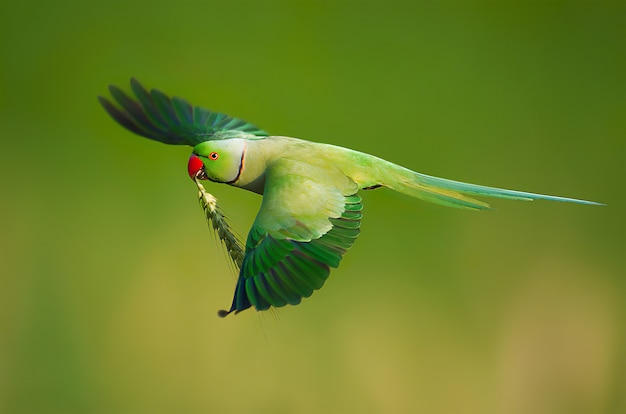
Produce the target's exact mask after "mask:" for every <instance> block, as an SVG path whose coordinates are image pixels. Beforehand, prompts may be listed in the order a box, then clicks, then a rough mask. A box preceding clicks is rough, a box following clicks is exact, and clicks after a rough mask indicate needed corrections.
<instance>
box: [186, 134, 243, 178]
mask: <svg viewBox="0 0 626 414" xmlns="http://www.w3.org/2000/svg"><path fill="white" fill-rule="evenodd" d="M245 151H246V140H245V139H241V138H232V139H224V140H213V141H205V142H201V143H200V144H198V145H196V146H195V147H194V149H193V152H192V154H191V157H189V163H188V164H187V171H188V172H189V177H190V178H191V179H192V180H195V179H200V180H211V181H215V182H218V183H227V184H230V183H234V182H235V181H237V179H238V178H239V176H240V175H241V171H242V170H243V162H244V154H245Z"/></svg>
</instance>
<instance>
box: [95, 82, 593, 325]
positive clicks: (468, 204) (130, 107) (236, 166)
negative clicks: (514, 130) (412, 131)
mask: <svg viewBox="0 0 626 414" xmlns="http://www.w3.org/2000/svg"><path fill="white" fill-rule="evenodd" d="M109 90H110V93H111V96H112V97H113V99H114V101H116V102H117V104H118V106H116V105H114V104H113V103H111V102H110V101H109V100H107V99H106V98H103V97H99V100H100V103H101V104H102V106H103V107H104V109H105V110H106V111H107V112H108V113H109V114H110V115H111V116H112V117H113V118H114V119H115V120H116V121H117V122H118V123H119V124H121V125H122V126H123V127H125V128H126V129H128V130H130V131H132V132H134V133H136V134H138V135H141V136H144V137H146V138H150V139H152V140H155V141H160V142H163V143H166V144H174V145H190V146H192V147H193V151H192V154H191V157H190V158H189V162H188V172H189V176H190V177H191V178H192V179H194V180H210V181H214V182H218V183H225V184H229V185H232V186H235V187H240V188H244V189H246V190H249V191H252V192H255V193H257V194H261V195H262V196H263V200H262V203H261V208H260V210H259V212H258V215H257V217H256V219H255V221H254V224H253V225H252V228H251V229H250V232H249V233H248V237H247V240H246V243H245V253H244V257H243V261H242V263H240V270H239V278H238V280H237V284H236V287H235V294H234V298H233V302H232V305H231V307H230V309H229V310H228V311H220V316H225V315H227V314H229V313H231V312H235V313H237V312H240V311H242V310H244V309H247V308H250V307H252V306H254V308H256V309H257V310H259V311H260V310H266V309H269V308H270V307H281V306H285V305H287V304H290V305H297V304H298V303H300V301H301V300H302V298H305V297H308V296H310V295H311V294H312V293H313V291H314V290H317V289H320V288H321V287H322V285H323V284H324V282H325V281H326V279H327V278H328V275H329V273H330V269H331V268H336V267H338V266H339V262H340V261H341V258H342V256H343V254H344V253H345V252H346V251H347V250H348V249H349V248H350V247H351V246H352V244H353V243H354V241H355V239H356V237H357V236H358V235H359V227H360V221H361V217H362V203H361V197H359V195H358V193H359V190H366V189H374V188H379V187H387V188H390V189H393V190H396V191H399V192H401V193H404V194H407V195H410V196H413V197H417V198H420V199H422V200H426V201H430V202H434V203H438V204H442V205H445V206H451V207H459V208H465V209H474V210H483V209H488V208H489V205H488V204H487V203H485V202H484V201H479V200H477V199H475V198H474V196H485V197H494V198H505V199H512V200H526V201H529V200H552V201H564V202H571V203H578V204H598V203H595V202H591V201H584V200H577V199H572V198H565V197H556V196H549V195H542V194H534V193H527V192H522V191H513V190H504V189H500V188H493V187H486V186H481V185H475V184H467V183H462V182H458V181H452V180H447V179H443V178H437V177H432V176H428V175H424V174H420V173H418V172H414V171H412V170H409V169H407V168H404V167H401V166H399V165H397V164H394V163H391V162H389V161H385V160H383V159H381V158H377V157H375V156H372V155H369V154H365V153H362V152H358V151H354V150H350V149H347V148H342V147H338V146H334V145H328V144H320V143H315V142H310V141H305V140H301V139H297V138H289V137H283V136H270V135H269V134H268V133H266V132H265V131H263V130H261V129H259V128H257V127H255V126H254V125H252V124H249V123H247V122H245V121H243V120H240V119H237V118H233V117H230V116H228V115H225V114H221V113H218V112H213V111H209V110H207V109H204V108H201V107H197V106H192V105H190V104H189V103H187V102H186V101H185V100H183V99H180V98H177V97H173V98H169V97H168V96H166V95H165V94H163V93H162V92H159V91H157V90H154V89H153V90H150V91H148V90H146V89H144V88H143V87H142V86H141V85H140V84H139V82H137V81H136V80H134V79H132V80H131V90H132V92H133V94H134V95H135V97H134V98H131V97H129V96H128V95H127V94H125V93H124V92H122V90H121V89H119V88H117V87H115V86H110V87H109Z"/></svg>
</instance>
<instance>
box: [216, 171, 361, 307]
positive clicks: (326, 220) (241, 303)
mask: <svg viewBox="0 0 626 414" xmlns="http://www.w3.org/2000/svg"><path fill="white" fill-rule="evenodd" d="M277 164H280V165H274V166H272V167H271V168H270V169H268V172H267V177H266V184H265V192H264V195H263V202H262V204H261V209H260V210H259V213H258V215H257V217H256V220H255V222H254V224H253V226H252V229H251V230H250V233H249V234H248V239H247V242H246V252H245V257H244V260H243V263H242V266H241V270H240V273H239V279H238V280H237V286H236V288H235V296H234V298H233V303H232V306H231V308H230V310H229V311H228V312H227V311H220V313H219V315H220V316H226V315H228V314H229V313H231V312H233V311H234V312H239V311H242V310H244V309H247V308H249V307H251V306H254V307H255V308H256V309H257V310H265V309H268V308H269V307H270V306H274V307H280V306H284V305H286V304H291V305H296V304H298V303H300V301H301V299H302V298H303V297H308V296H310V295H311V294H312V293H313V291H314V290H317V289H319V288H321V287H322V285H323V284H324V282H325V281H326V279H327V278H328V275H329V273H330V268H331V267H337V266H339V262H340V261H341V257H342V255H343V254H344V253H345V252H346V251H347V250H348V249H349V248H350V246H352V244H353V243H354V241H355V239H356V237H357V236H358V234H359V227H360V224H361V210H362V208H363V206H362V205H361V198H360V197H359V196H357V195H351V196H344V195H343V194H342V192H341V191H340V190H339V189H338V188H337V187H333V186H331V185H329V184H328V183H326V182H323V181H322V182H320V181H319V180H318V179H317V178H318V177H320V176H322V175H323V174H324V172H323V171H320V170H318V171H313V170H315V169H316V168H315V167H311V166H308V165H296V164H299V163H298V162H296V161H292V160H280V161H278V162H277ZM300 167H301V168H300Z"/></svg>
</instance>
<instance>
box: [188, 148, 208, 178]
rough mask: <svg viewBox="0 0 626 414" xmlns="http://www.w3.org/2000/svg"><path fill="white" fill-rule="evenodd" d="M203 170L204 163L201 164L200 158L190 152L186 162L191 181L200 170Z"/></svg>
mask: <svg viewBox="0 0 626 414" xmlns="http://www.w3.org/2000/svg"><path fill="white" fill-rule="evenodd" d="M201 171H202V172H204V164H202V160H201V159H200V158H198V157H197V156H196V155H195V154H191V157H189V162H188V163H187V172H188V173H189V178H191V180H192V181H195V179H196V177H197V176H198V174H199V173H200V172H201Z"/></svg>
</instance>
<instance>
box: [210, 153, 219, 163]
mask: <svg viewBox="0 0 626 414" xmlns="http://www.w3.org/2000/svg"><path fill="white" fill-rule="evenodd" d="M219 157H220V156H219V154H218V153H217V152H212V153H210V154H209V159H210V160H213V161H215V160H216V159H218V158H219Z"/></svg>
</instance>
